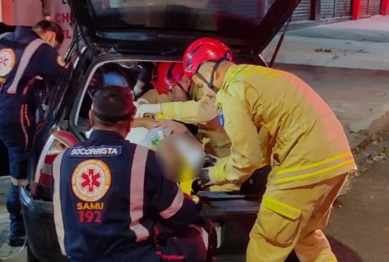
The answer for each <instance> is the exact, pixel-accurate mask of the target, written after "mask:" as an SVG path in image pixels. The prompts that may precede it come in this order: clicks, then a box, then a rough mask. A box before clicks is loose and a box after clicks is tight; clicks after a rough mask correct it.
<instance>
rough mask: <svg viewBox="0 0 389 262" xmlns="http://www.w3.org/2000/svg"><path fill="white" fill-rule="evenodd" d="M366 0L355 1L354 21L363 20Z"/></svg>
mask: <svg viewBox="0 0 389 262" xmlns="http://www.w3.org/2000/svg"><path fill="white" fill-rule="evenodd" d="M365 1H366V0H353V15H352V19H353V20H358V19H361V18H362V15H363V4H364V3H365Z"/></svg>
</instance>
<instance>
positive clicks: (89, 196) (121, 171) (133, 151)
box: [53, 130, 206, 262]
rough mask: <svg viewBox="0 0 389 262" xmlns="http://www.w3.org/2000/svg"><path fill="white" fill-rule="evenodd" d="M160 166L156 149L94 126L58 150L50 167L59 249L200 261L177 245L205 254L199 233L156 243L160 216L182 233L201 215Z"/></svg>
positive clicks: (84, 256)
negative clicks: (77, 143) (70, 145)
mask: <svg viewBox="0 0 389 262" xmlns="http://www.w3.org/2000/svg"><path fill="white" fill-rule="evenodd" d="M159 170H160V168H159V166H158V163H157V161H156V158H155V152H153V151H150V150H148V149H147V148H144V147H142V146H137V145H135V144H131V143H130V142H128V141H126V140H125V139H124V138H123V137H121V135H119V134H118V133H116V132H111V131H103V130H95V131H93V133H92V134H91V136H90V139H89V140H87V141H86V142H84V143H82V144H81V145H80V146H77V147H73V148H69V149H67V150H66V151H65V152H64V153H62V154H60V155H59V156H58V157H57V158H56V160H55V161H54V164H53V178H54V191H53V203H54V217H55V224H56V231H57V235H58V239H59V243H60V247H61V250H62V253H63V254H64V255H67V256H69V257H71V258H72V261H83V262H87V261H92V260H93V261H115V262H121V261H123V262H124V261H126V262H127V261H147V262H153V261H169V260H171V259H173V258H174V261H180V258H181V261H184V259H187V260H185V261H199V260H198V258H197V257H192V258H191V257H188V256H189V255H188V254H185V255H184V253H185V251H182V249H181V248H180V245H181V246H183V245H184V246H190V248H184V249H188V250H189V249H190V250H191V251H190V252H191V253H193V252H194V254H196V255H195V256H201V255H204V252H206V248H205V245H206V244H204V243H205V241H203V240H202V238H201V235H200V238H196V237H191V238H190V239H188V240H187V241H190V243H186V242H180V243H179V244H177V245H176V244H174V241H179V240H177V239H170V240H168V243H167V245H165V246H162V245H161V246H158V247H156V246H154V243H155V239H156V238H157V237H158V232H159V230H160V229H161V228H160V227H158V226H157V225H158V223H159V222H158V220H160V219H162V220H163V221H165V222H166V223H167V224H168V225H169V227H170V228H172V229H173V230H175V231H183V230H187V229H188V226H189V225H190V224H191V223H192V222H193V221H194V220H195V219H196V217H197V216H198V213H197V210H196V206H195V204H194V202H193V201H192V200H191V199H190V198H188V197H185V196H184V194H183V193H182V191H181V190H180V188H179V186H178V185H177V184H176V183H173V182H170V181H168V180H167V179H165V178H164V177H163V176H162V175H161V173H160V171H159ZM189 231H190V230H189ZM202 233H205V232H202ZM199 239H200V240H199ZM191 256H193V255H191ZM184 257H185V258H184ZM177 259H178V260H177Z"/></svg>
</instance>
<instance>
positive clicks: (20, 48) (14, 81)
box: [0, 27, 63, 179]
mask: <svg viewBox="0 0 389 262" xmlns="http://www.w3.org/2000/svg"><path fill="white" fill-rule="evenodd" d="M58 57H59V56H58V53H57V51H56V50H55V49H54V48H52V47H51V46H50V45H48V44H47V43H46V42H44V41H43V40H42V39H41V38H40V37H39V36H38V35H37V34H36V33H35V32H34V31H33V30H31V29H29V28H23V27H17V28H16V30H15V32H13V33H6V34H3V35H2V36H1V39H0V139H1V140H3V141H4V143H5V145H6V146H7V148H8V150H9V151H10V159H11V176H12V177H14V178H16V179H25V178H26V176H27V174H26V165H25V163H23V164H20V161H22V159H20V158H25V157H23V156H21V154H23V153H24V152H28V151H29V150H30V147H31V144H32V137H33V133H34V131H35V111H36V105H35V97H34V92H33V90H30V87H31V86H32V84H33V83H34V81H35V79H36V78H37V77H43V78H44V79H51V78H53V79H55V78H57V77H58V75H59V74H60V73H61V72H62V70H63V67H62V66H61V65H60V64H59V63H58ZM13 154H16V155H17V156H16V157H13V156H12V155H13ZM27 158H28V157H27Z"/></svg>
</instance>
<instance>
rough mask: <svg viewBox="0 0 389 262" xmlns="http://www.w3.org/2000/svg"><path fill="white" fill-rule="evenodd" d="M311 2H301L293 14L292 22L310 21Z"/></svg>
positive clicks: (304, 0)
mask: <svg viewBox="0 0 389 262" xmlns="http://www.w3.org/2000/svg"><path fill="white" fill-rule="evenodd" d="M311 4H312V0H302V1H301V2H300V4H299V5H298V6H297V8H296V10H294V12H293V16H292V21H304V20H311Z"/></svg>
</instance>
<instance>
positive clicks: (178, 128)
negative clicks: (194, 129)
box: [155, 120, 189, 134]
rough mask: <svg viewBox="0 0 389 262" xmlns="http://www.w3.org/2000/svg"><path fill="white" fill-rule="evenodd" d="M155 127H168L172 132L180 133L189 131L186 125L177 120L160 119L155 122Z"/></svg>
mask: <svg viewBox="0 0 389 262" xmlns="http://www.w3.org/2000/svg"><path fill="white" fill-rule="evenodd" d="M155 127H158V128H161V129H168V130H170V131H172V133H174V134H178V133H180V134H182V133H189V130H188V129H187V128H186V126H185V125H184V124H182V123H179V122H177V121H173V120H161V121H158V122H157V124H155Z"/></svg>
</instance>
